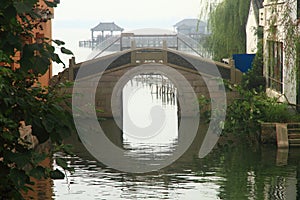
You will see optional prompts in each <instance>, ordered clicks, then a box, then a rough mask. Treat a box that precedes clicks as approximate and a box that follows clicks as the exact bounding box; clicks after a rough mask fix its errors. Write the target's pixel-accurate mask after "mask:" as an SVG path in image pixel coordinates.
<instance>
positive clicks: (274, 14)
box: [264, 0, 297, 104]
mask: <svg viewBox="0 0 300 200" xmlns="http://www.w3.org/2000/svg"><path fill="white" fill-rule="evenodd" d="M286 1H287V2H289V3H290V8H293V9H289V13H290V17H291V19H292V20H293V21H294V20H296V18H297V17H296V16H297V12H296V8H297V1H296V0H286ZM287 8H288V7H287V4H286V3H285V1H284V0H278V1H277V4H276V3H274V1H273V2H271V1H270V0H267V1H265V2H264V18H265V19H264V21H265V24H264V58H265V60H264V75H265V77H266V78H267V79H268V68H267V66H268V53H267V52H268V46H267V41H278V42H282V43H283V49H284V50H283V93H282V94H280V93H278V92H277V91H274V90H272V89H270V88H267V93H268V95H269V96H274V97H281V98H280V99H279V100H280V101H288V102H289V103H292V104H296V96H297V88H296V85H297V84H296V72H295V69H294V68H295V67H294V66H295V61H296V60H295V58H292V59H291V58H290V60H288V57H289V56H287V48H289V45H287V42H286V30H285V27H284V26H283V22H282V19H283V17H284V13H286V12H287V11H286V9H287ZM274 9H275V10H274ZM274 19H276V23H275V24H273V25H275V26H277V28H276V34H271V31H270V24H272V23H274ZM274 35H275V36H276V37H274Z"/></svg>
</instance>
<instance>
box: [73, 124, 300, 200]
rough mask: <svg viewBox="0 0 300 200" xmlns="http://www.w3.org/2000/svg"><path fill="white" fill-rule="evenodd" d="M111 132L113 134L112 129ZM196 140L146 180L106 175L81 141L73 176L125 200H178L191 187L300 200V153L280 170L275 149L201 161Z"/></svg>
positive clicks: (239, 197)
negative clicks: (111, 188) (114, 190)
mask: <svg viewBox="0 0 300 200" xmlns="http://www.w3.org/2000/svg"><path fill="white" fill-rule="evenodd" d="M107 122H109V120H107ZM104 127H105V126H104ZM108 128H109V129H110V130H112V129H111V127H110V126H108ZM202 129H205V127H202ZM195 140H196V141H197V142H196V143H195V144H193V145H191V148H190V149H189V150H188V151H187V152H186V153H185V154H184V155H183V156H182V157H181V158H180V159H178V160H177V161H175V162H174V163H173V164H171V165H170V166H168V167H166V168H164V169H161V170H159V171H157V172H151V173H147V174H128V173H120V172H117V171H114V170H112V169H107V168H106V167H104V166H103V165H102V164H101V163H98V162H96V161H94V159H93V157H92V156H91V155H89V154H88V152H87V151H86V150H84V149H83V148H82V145H81V143H80V141H78V144H77V145H75V149H76V150H77V151H80V152H76V153H77V155H79V158H70V162H69V164H70V165H73V166H75V167H76V170H77V171H78V174H77V175H76V174H74V176H81V175H82V174H84V176H87V177H86V178H87V180H89V181H90V182H93V183H95V184H99V185H101V184H107V183H106V182H105V181H107V180H109V181H110V182H109V183H110V184H116V185H117V186H118V187H119V188H120V189H121V190H122V192H121V193H122V194H121V195H122V197H124V198H127V197H130V198H132V197H136V199H143V198H148V197H149V196H147V195H150V196H151V195H157V196H156V197H155V198H161V199H163V198H166V199H172V198H171V197H172V196H171V195H173V194H177V190H178V189H180V190H181V191H183V192H185V191H186V192H189V190H190V189H191V188H190V187H188V186H192V187H193V186H195V187H196V186H197V185H199V184H204V185H205V184H208V183H212V184H215V185H217V186H219V189H218V190H219V191H218V192H219V194H218V196H219V198H220V199H226V200H227V199H229V200H235V199H236V200H243V199H249V200H250V199H257V200H272V199H274V200H275V199H276V200H277V199H285V200H290V199H295V200H296V199H297V198H296V194H298V197H299V192H300V188H299V187H300V184H299V183H300V161H299V155H300V154H299V152H300V149H299V150H297V151H295V150H293V149H292V150H290V153H289V160H288V165H286V166H276V149H275V148H260V149H252V148H249V147H248V146H238V145H236V144H235V145H231V146H230V147H229V146H222V147H219V148H216V149H214V150H213V152H211V153H210V154H209V155H208V156H207V157H205V158H204V159H199V158H198V151H199V143H200V142H199V141H200V140H201V134H199V136H197V137H196V138H195ZM108 153H109V152H108ZM111 156H113V155H111ZM82 158H83V159H82ZM120 164H121V163H120ZM75 172H76V171H75ZM83 172H84V173H83ZM82 176H83V175H82ZM297 180H298V181H297ZM145 188H147V191H145ZM296 190H297V191H298V192H296ZM200 192H202V191H199V194H200ZM200 197H201V196H199V199H201V198H200ZM298 199H299V198H298Z"/></svg>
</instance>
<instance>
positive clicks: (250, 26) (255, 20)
mask: <svg viewBox="0 0 300 200" xmlns="http://www.w3.org/2000/svg"><path fill="white" fill-rule="evenodd" d="M262 7H263V0H251V1H250V8H249V13H248V19H247V24H246V37H247V38H246V45H247V46H246V53H247V54H253V53H256V52H257V44H258V39H259V35H258V31H259V27H260V26H261V25H260V24H259V21H260V20H259V18H260V17H261V15H260V13H259V9H261V8H262Z"/></svg>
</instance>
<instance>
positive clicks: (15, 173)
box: [9, 168, 30, 188]
mask: <svg viewBox="0 0 300 200" xmlns="http://www.w3.org/2000/svg"><path fill="white" fill-rule="evenodd" d="M9 177H10V179H11V180H12V181H13V182H14V184H15V185H16V186H17V188H24V187H25V184H29V183H30V179H29V176H28V175H26V173H25V171H24V170H19V169H16V168H12V169H11V170H10V173H9Z"/></svg>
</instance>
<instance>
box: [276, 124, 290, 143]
mask: <svg viewBox="0 0 300 200" xmlns="http://www.w3.org/2000/svg"><path fill="white" fill-rule="evenodd" d="M276 136H277V147H278V148H288V147H289V140H288V131H287V125H286V124H281V123H277V124H276Z"/></svg>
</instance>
